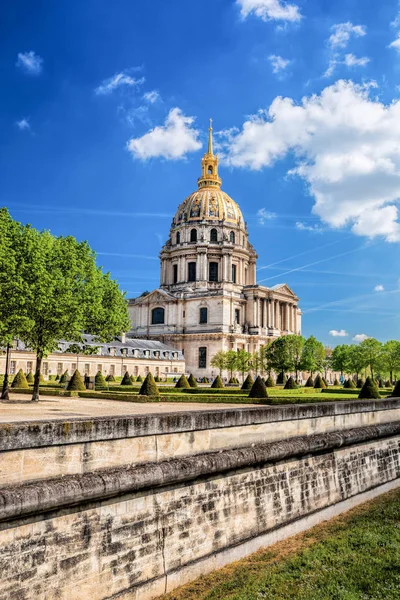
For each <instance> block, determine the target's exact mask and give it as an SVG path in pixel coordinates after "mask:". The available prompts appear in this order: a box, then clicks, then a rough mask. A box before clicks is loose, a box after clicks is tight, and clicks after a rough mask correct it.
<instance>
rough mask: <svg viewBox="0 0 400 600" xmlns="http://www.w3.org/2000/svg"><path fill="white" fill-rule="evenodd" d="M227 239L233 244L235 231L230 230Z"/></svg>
mask: <svg viewBox="0 0 400 600" xmlns="http://www.w3.org/2000/svg"><path fill="white" fill-rule="evenodd" d="M229 240H230V242H231V243H232V244H234V243H235V232H234V231H231V232H230V234H229Z"/></svg>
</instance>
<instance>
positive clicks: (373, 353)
mask: <svg viewBox="0 0 400 600" xmlns="http://www.w3.org/2000/svg"><path fill="white" fill-rule="evenodd" d="M359 347H360V348H361V351H362V356H363V357H364V364H365V366H367V367H369V370H370V372H371V377H372V379H373V380H374V379H375V377H374V373H375V371H376V369H377V368H378V366H379V363H380V361H381V359H382V343H381V342H379V341H378V340H376V339H374V338H367V339H366V340H364V341H363V342H361V344H360V346H359Z"/></svg>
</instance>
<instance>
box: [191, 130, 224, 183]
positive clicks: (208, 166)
mask: <svg viewBox="0 0 400 600" xmlns="http://www.w3.org/2000/svg"><path fill="white" fill-rule="evenodd" d="M212 135H213V128H212V119H210V127H209V129H208V148H207V152H206V153H205V154H204V156H203V158H202V159H201V169H202V175H201V177H199V178H198V180H197V184H198V186H199V188H203V187H213V188H215V187H217V188H220V187H221V184H222V179H221V178H220V177H219V176H218V154H216V155H214V153H213V137H212Z"/></svg>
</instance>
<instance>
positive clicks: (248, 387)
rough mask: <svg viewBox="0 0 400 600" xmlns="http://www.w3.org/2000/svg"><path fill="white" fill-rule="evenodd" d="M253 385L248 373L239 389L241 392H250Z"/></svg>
mask: <svg viewBox="0 0 400 600" xmlns="http://www.w3.org/2000/svg"><path fill="white" fill-rule="evenodd" d="M253 383H254V379H253V378H252V376H251V375H250V373H249V374H248V375H247V377H246V379H245V380H244V382H243V385H242V387H241V389H242V390H251V388H252V387H253Z"/></svg>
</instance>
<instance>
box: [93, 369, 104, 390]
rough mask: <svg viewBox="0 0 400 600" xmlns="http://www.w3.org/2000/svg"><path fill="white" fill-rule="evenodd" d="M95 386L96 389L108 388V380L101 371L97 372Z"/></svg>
mask: <svg viewBox="0 0 400 600" xmlns="http://www.w3.org/2000/svg"><path fill="white" fill-rule="evenodd" d="M94 385H95V388H96V389H99V388H106V387H107V381H106V378H105V377H104V375H103V373H102V372H101V371H97V373H96V377H95V378H94Z"/></svg>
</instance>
